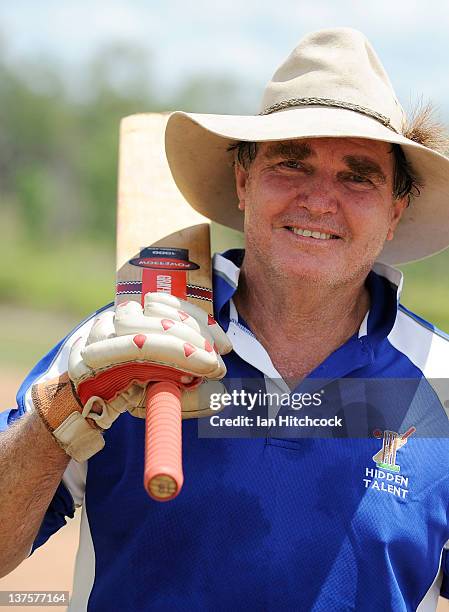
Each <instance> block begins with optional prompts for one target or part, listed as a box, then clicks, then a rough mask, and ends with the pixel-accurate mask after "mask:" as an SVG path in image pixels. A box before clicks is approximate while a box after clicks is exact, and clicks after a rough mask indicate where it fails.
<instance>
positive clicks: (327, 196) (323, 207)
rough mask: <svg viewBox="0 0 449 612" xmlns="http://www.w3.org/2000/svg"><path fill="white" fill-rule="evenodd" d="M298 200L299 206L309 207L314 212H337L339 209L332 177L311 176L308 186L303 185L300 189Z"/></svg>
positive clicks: (321, 213)
mask: <svg viewBox="0 0 449 612" xmlns="http://www.w3.org/2000/svg"><path fill="white" fill-rule="evenodd" d="M296 200H297V203H298V206H300V207H302V208H307V210H308V211H309V212H310V213H312V214H317V215H323V214H325V213H335V212H337V209H338V197H337V193H336V189H335V185H334V183H333V180H332V179H331V178H330V177H325V176H315V177H313V178H312V177H311V179H310V180H309V181H308V184H307V186H304V185H302V187H301V189H300V190H299V191H298V195H297V197H296Z"/></svg>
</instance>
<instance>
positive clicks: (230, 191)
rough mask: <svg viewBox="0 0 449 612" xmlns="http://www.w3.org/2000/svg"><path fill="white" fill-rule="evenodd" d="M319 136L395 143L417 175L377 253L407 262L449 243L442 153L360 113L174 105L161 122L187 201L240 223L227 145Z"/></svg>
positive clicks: (447, 181) (448, 164)
mask: <svg viewBox="0 0 449 612" xmlns="http://www.w3.org/2000/svg"><path fill="white" fill-rule="evenodd" d="M324 137H332V138H365V139H369V140H380V141H383V142H389V143H396V144H399V145H401V147H402V148H403V151H404V154H405V156H406V158H407V159H408V161H409V162H410V163H411V164H412V167H413V169H414V171H415V172H416V174H417V175H418V176H419V178H420V179H421V181H422V182H423V187H422V188H420V195H419V197H417V198H415V197H412V199H411V204H410V206H409V207H408V208H407V209H406V210H405V211H404V213H403V216H402V218H401V221H400V223H399V226H398V228H397V229H396V232H395V237H394V239H393V240H392V241H390V242H387V243H386V244H385V247H384V249H383V251H382V253H381V255H380V257H379V260H381V261H384V262H386V263H391V264H400V263H406V262H410V261H414V260H417V259H423V258H425V257H429V256H430V255H434V254H435V253H438V252H439V251H441V250H443V249H445V248H447V247H448V246H449V231H448V230H449V201H448V200H449V159H448V158H446V157H444V156H443V155H441V154H439V153H437V152H435V151H432V150H431V149H429V148H427V147H424V146H422V145H420V144H418V143H416V142H413V141H412V140H409V139H408V138H405V137H404V136H402V135H400V134H397V133H396V132H394V131H393V130H391V129H389V128H387V127H385V126H383V125H382V124H381V123H380V122H378V121H377V120H375V119H372V118H371V117H368V116H366V115H362V114H360V113H357V112H354V111H350V110H346V109H341V108H329V107H302V108H295V109H290V110H285V111H281V112H276V113H273V114H271V115H266V116H264V115H262V116H235V115H205V114H195V113H184V112H175V113H173V114H172V115H171V116H170V118H169V119H168V122H167V128H166V132H165V147H166V155H167V159H168V163H169V165H170V169H171V172H172V175H173V178H174V180H175V183H176V185H177V186H178V188H179V190H180V191H181V193H182V194H183V195H184V197H185V198H186V200H187V201H188V202H189V203H190V205H191V206H192V207H193V208H194V209H196V210H197V211H198V212H200V213H201V214H203V215H205V216H206V217H208V218H209V219H211V220H213V221H216V222H217V223H221V224H223V225H226V226H228V227H231V228H233V229H237V230H240V231H242V230H243V213H242V212H241V211H239V210H238V208H237V203H238V198H237V193H236V190H235V180H234V170H233V154H232V153H230V152H229V151H228V147H229V146H230V145H231V144H233V143H235V142H238V141H250V142H264V141H277V140H293V139H299V138H302V139H304V138H324Z"/></svg>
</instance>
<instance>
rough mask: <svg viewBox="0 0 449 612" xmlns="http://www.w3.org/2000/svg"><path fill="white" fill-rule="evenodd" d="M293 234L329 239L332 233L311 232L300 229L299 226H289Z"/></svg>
mask: <svg viewBox="0 0 449 612" xmlns="http://www.w3.org/2000/svg"><path fill="white" fill-rule="evenodd" d="M290 229H291V230H292V232H293V233H294V234H298V235H299V236H306V238H308V237H310V236H311V237H312V238H319V239H320V240H330V239H331V238H333V236H332V234H322V233H320V232H311V231H310V230H306V229H300V228H299V227H291V228H290Z"/></svg>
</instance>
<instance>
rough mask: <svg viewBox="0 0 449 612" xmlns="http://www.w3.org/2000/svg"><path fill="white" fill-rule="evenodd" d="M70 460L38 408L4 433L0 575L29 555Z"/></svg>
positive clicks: (0, 483)
mask: <svg viewBox="0 0 449 612" xmlns="http://www.w3.org/2000/svg"><path fill="white" fill-rule="evenodd" d="M69 460H70V457H69V456H68V455H67V454H66V453H65V452H64V451H63V450H62V449H61V448H60V447H59V446H58V444H57V442H56V441H55V439H54V438H53V436H52V435H51V433H50V432H49V431H48V430H47V429H46V427H45V425H44V424H43V422H42V420H41V419H40V417H39V416H38V415H37V414H36V413H34V412H33V413H29V414H26V415H24V416H23V417H22V418H21V419H20V420H19V421H18V422H17V423H14V424H13V425H12V426H11V427H10V428H9V429H7V430H6V431H4V432H2V433H0V491H1V499H0V524H1V529H0V577H1V576H5V575H6V574H8V573H9V572H11V571H12V570H13V569H14V568H15V567H17V565H19V563H20V562H21V561H23V559H24V558H25V557H26V556H27V555H28V552H29V550H30V547H31V545H32V543H33V541H34V538H35V536H36V534H37V531H38V530H39V527H40V525H41V523H42V520H43V517H44V514H45V512H46V510H47V508H48V506H49V504H50V502H51V500H52V497H53V495H54V492H55V491H56V489H57V487H58V485H59V483H60V481H61V478H62V475H63V473H64V470H65V469H66V467H67V465H68V463H69Z"/></svg>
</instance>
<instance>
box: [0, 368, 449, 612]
mask: <svg viewBox="0 0 449 612" xmlns="http://www.w3.org/2000/svg"><path fill="white" fill-rule="evenodd" d="M25 374H26V372H25V371H20V370H18V369H9V370H8V369H5V368H2V369H0V411H1V410H3V409H6V408H8V407H11V406H13V405H14V404H15V401H14V398H15V394H16V391H17V389H18V387H19V384H20V382H21V381H22V380H23V378H24V376H25ZM79 520H80V513H79V512H77V514H76V515H75V518H74V519H73V520H70V521H69V522H68V524H67V525H66V526H65V527H64V528H63V529H60V530H59V531H58V533H57V534H55V535H54V536H53V537H52V538H51V539H50V540H49V541H48V542H47V543H46V544H45V546H43V547H41V548H39V549H38V550H37V551H36V552H35V553H34V554H33V555H32V556H31V557H30V558H29V559H26V560H25V561H24V562H23V563H22V564H21V565H20V566H19V567H18V568H17V569H16V570H14V571H13V572H11V574H9V575H8V576H6V577H5V578H2V579H0V591H34V590H38V591H45V590H52V591H70V592H71V591H72V582H73V569H74V564H75V555H76V550H77V545H78V534H79ZM2 609H5V610H6V609H9V608H6V607H5V608H2ZM30 609H39V610H42V611H44V610H47V609H48V610H49V612H51V610H60V609H61V608H59V607H54V606H52V607H48V608H47V607H43V606H40V607H39V608H35V607H31V606H27V607H22V606H14V607H12V608H11V610H14V612H27V611H29V610H30ZM437 612H449V600H446V599H443V598H440V602H439V605H438V608H437Z"/></svg>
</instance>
